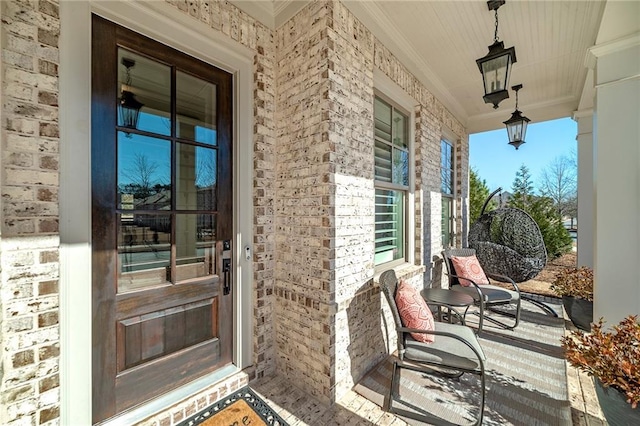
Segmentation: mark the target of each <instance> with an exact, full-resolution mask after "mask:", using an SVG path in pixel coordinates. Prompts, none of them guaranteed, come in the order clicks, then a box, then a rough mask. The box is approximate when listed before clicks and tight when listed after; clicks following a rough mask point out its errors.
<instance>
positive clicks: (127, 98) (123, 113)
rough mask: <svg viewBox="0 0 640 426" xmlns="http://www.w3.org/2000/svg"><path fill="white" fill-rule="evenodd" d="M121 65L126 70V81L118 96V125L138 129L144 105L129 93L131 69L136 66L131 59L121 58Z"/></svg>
mask: <svg viewBox="0 0 640 426" xmlns="http://www.w3.org/2000/svg"><path fill="white" fill-rule="evenodd" d="M122 65H124V66H125V68H126V69H127V79H126V82H125V86H124V88H123V89H122V93H121V95H120V103H119V105H118V110H119V112H120V124H121V126H122V127H126V128H128V129H137V128H138V119H139V118H140V109H141V108H142V107H143V106H144V104H143V103H142V102H140V101H138V100H137V99H136V97H135V95H134V94H133V92H132V91H131V68H133V67H134V66H135V65H136V61H134V60H133V59H128V58H122Z"/></svg>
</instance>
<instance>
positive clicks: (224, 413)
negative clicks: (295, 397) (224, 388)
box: [178, 386, 289, 426]
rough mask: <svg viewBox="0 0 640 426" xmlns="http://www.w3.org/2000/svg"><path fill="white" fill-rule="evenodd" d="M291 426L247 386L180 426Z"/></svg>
mask: <svg viewBox="0 0 640 426" xmlns="http://www.w3.org/2000/svg"><path fill="white" fill-rule="evenodd" d="M196 425H198V426H236V425H237V426H245V425H251V426H289V425H288V424H287V422H285V421H284V420H282V417H280V416H279V415H278V414H276V412H275V411H273V410H272V409H271V407H269V405H268V404H267V403H266V402H264V401H263V400H262V399H261V398H260V397H259V396H258V395H256V394H255V392H253V390H251V388H250V387H249V386H245V387H243V388H241V389H239V390H237V391H235V392H234V393H232V394H231V395H228V396H226V397H225V398H222V399H221V400H219V401H217V402H216V403H214V404H212V405H210V406H209V407H207V408H205V409H204V410H202V411H200V412H199V413H197V414H195V415H193V416H191V417H189V418H188V419H186V420H185V421H183V422H181V423H179V424H178V426H196Z"/></svg>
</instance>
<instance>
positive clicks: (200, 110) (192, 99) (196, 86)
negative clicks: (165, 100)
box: [176, 71, 217, 145]
mask: <svg viewBox="0 0 640 426" xmlns="http://www.w3.org/2000/svg"><path fill="white" fill-rule="evenodd" d="M176 92H177V93H176V119H177V127H176V134H177V136H178V137H179V138H182V139H190V140H194V141H196V142H201V143H206V144H209V145H216V144H217V140H216V120H217V119H216V85H215V84H212V83H209V82H208V81H204V80H201V79H199V78H197V77H193V76H191V75H189V74H185V73H183V72H181V71H177V72H176Z"/></svg>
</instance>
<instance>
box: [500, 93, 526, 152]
mask: <svg viewBox="0 0 640 426" xmlns="http://www.w3.org/2000/svg"><path fill="white" fill-rule="evenodd" d="M520 89H522V84H516V85H515V86H513V87H512V88H511V90H514V91H515V92H516V110H515V111H513V113H512V114H511V118H510V119H508V120H507V121H504V122H503V123H504V124H505V126H507V134H508V135H509V145H512V146H513V147H515V149H518V147H519V146H520V145H522V144H523V143H525V142H524V137H525V134H526V133H527V124H529V122H530V121H531V120H529V119H528V118H527V117H525V116H524V115H522V113H521V112H520V111H518V90H520Z"/></svg>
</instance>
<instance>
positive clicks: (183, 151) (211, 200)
mask: <svg viewBox="0 0 640 426" xmlns="http://www.w3.org/2000/svg"><path fill="white" fill-rule="evenodd" d="M176 150H177V152H176V157H177V161H176V186H177V188H176V208H177V209H179V210H215V209H216V176H217V173H218V168H217V159H216V155H217V151H216V150H215V149H212V148H205V147H199V146H194V145H189V144H185V143H177V144H176Z"/></svg>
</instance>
